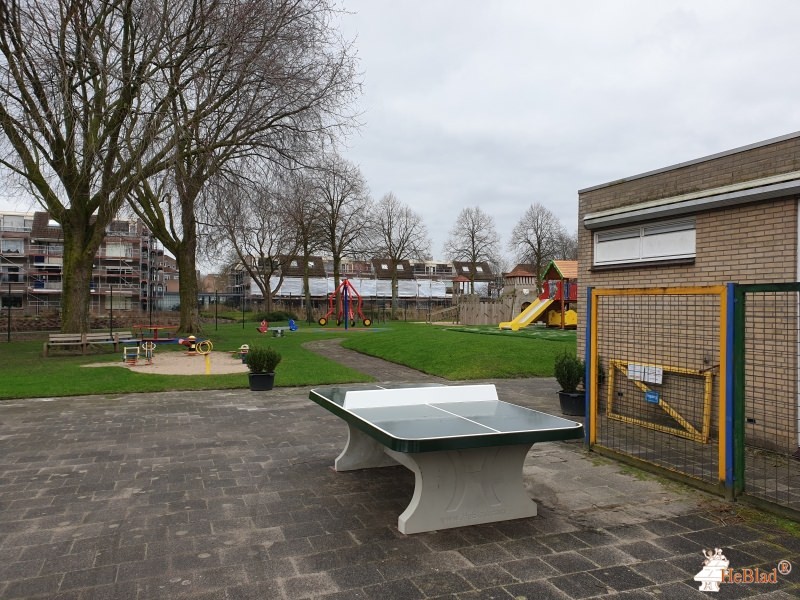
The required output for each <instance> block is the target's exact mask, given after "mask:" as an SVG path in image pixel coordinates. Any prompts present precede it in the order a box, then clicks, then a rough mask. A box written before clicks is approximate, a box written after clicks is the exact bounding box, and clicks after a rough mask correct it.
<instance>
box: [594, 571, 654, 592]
mask: <svg viewBox="0 0 800 600" xmlns="http://www.w3.org/2000/svg"><path fill="white" fill-rule="evenodd" d="M590 574H591V575H593V576H594V577H596V578H597V579H599V580H600V581H601V582H603V583H604V584H605V585H606V586H607V587H610V588H612V589H614V590H616V591H619V592H622V591H625V590H631V589H636V588H644V587H647V586H650V585H652V584H653V583H654V582H653V581H652V580H650V579H648V578H647V577H644V576H642V575H640V574H639V573H637V572H636V571H634V570H633V568H632V567H630V566H627V565H620V566H616V567H604V568H602V569H597V570H594V571H591V572H590Z"/></svg>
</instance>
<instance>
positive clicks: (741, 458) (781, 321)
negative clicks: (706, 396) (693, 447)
mask: <svg viewBox="0 0 800 600" xmlns="http://www.w3.org/2000/svg"><path fill="white" fill-rule="evenodd" d="M736 306H737V307H736V310H737V312H736V317H737V318H736V331H735V339H736V349H735V357H736V368H735V372H736V386H735V392H736V396H735V403H736V419H735V422H736V428H735V440H736V464H737V484H736V488H737V492H739V493H744V494H747V495H748V496H750V497H753V498H756V499H760V500H765V501H767V502H770V503H774V504H777V505H780V506H782V507H784V508H787V509H789V510H791V511H794V512H797V513H800V450H799V447H800V439H798V435H799V434H798V432H799V431H800V416H798V410H799V409H798V403H799V402H800V398H798V377H799V376H800V373H799V372H798V355H799V354H800V331H799V330H800V318H799V316H800V283H792V284H773V285H743V286H737V290H736Z"/></svg>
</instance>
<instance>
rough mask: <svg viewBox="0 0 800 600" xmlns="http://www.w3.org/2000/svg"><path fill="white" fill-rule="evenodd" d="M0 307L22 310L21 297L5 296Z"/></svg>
mask: <svg viewBox="0 0 800 600" xmlns="http://www.w3.org/2000/svg"><path fill="white" fill-rule="evenodd" d="M0 306H2V307H3V308H22V296H8V295H5V296H3V299H2V304H0Z"/></svg>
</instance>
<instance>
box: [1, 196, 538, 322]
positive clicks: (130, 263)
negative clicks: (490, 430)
mask: <svg viewBox="0 0 800 600" xmlns="http://www.w3.org/2000/svg"><path fill="white" fill-rule="evenodd" d="M63 261H64V246H63V232H62V230H61V227H60V225H59V224H58V223H56V222H55V221H53V220H51V219H50V218H49V215H48V214H47V213H46V212H32V213H22V212H13V211H7V212H0V306H1V307H2V308H3V309H10V310H12V311H15V312H19V313H21V314H25V315H39V314H51V313H56V312H57V311H58V310H59V307H60V304H61V293H62V289H63V276H64V275H63ZM284 262H285V267H284V269H283V273H282V274H281V275H282V276H281V277H276V279H275V280H274V281H272V282H271V283H272V286H273V289H274V288H275V286H277V285H278V281H279V279H282V282H281V284H280V287H279V288H278V290H277V292H276V294H275V297H276V298H277V299H280V300H290V299H293V298H300V297H301V296H303V295H304V292H303V272H304V270H305V269H304V265H303V259H302V258H300V257H296V258H292V259H290V260H288V261H284ZM307 267H308V273H309V287H310V290H311V295H312V297H313V298H315V299H317V300H321V299H324V298H325V297H326V296H327V295H328V294H330V293H331V292H332V291H333V290H334V288H335V286H334V280H333V262H332V260H330V259H326V258H324V257H322V256H312V257H310V258H309V259H308V265H307ZM523 273H524V274H525V275H528V274H527V272H525V271H523ZM395 274H396V277H397V280H398V293H399V296H400V297H401V298H403V299H406V300H412V299H417V300H418V299H420V298H423V299H424V298H433V299H437V300H450V299H452V298H453V297H454V296H458V295H460V294H464V293H470V292H471V291H474V293H475V294H477V295H479V296H481V297H496V296H497V295H499V294H500V292H501V291H502V288H503V286H504V285H506V283H507V281H506V280H505V279H503V277H502V276H498V275H497V274H495V273H494V272H493V270H492V268H491V266H490V265H489V264H488V263H486V262H480V263H475V264H473V263H468V262H460V261H455V262H447V261H408V260H404V261H398V262H396V263H395V262H393V261H389V260H385V259H373V260H369V261H355V260H348V261H343V262H342V264H341V277H342V278H348V279H351V280H352V281H353V283H354V285H355V286H356V289H358V290H359V293H361V294H362V295H363V296H365V297H376V298H377V297H391V280H392V277H393V276H394V275H395ZM513 275H514V277H516V280H517V281H524V283H523V284H522V285H526V286H527V285H528V283H527V279H526V277H521V278H520V277H519V275H520V269H519V268H518V269H517V270H516V272H515V273H514V274H513ZM179 278H180V273H179V272H178V269H177V264H176V262H175V259H174V258H173V257H172V256H170V255H169V254H167V253H165V252H164V249H163V247H162V246H161V244H160V243H159V242H158V241H157V240H156V239H155V237H154V236H153V235H152V233H151V232H150V231H149V230H148V228H147V227H145V226H144V224H143V223H142V222H141V221H140V220H138V219H119V220H115V221H113V222H112V223H110V224H109V227H108V229H107V231H106V237H105V240H104V242H103V244H102V245H101V247H100V249H99V250H98V253H97V256H96V260H95V262H94V265H93V270H92V279H91V290H90V293H91V306H90V312H91V313H92V314H102V313H105V312H108V311H109V310H115V311H131V312H137V311H138V312H142V313H147V312H148V311H162V310H171V309H174V308H176V307H177V306H178V304H179ZM527 278H530V277H527ZM200 292H201V302H205V303H211V302H214V301H216V300H217V299H219V298H220V297H221V298H223V299H224V300H230V299H233V301H234V302H236V303H238V302H240V301H241V300H242V299H243V300H244V302H245V303H246V304H248V305H250V304H258V303H259V302H260V301H262V300H263V297H262V294H261V291H260V289H259V287H258V286H257V285H256V284H255V283H254V282H253V281H252V280H251V279H250V277H249V276H248V274H247V271H246V270H245V269H243V268H241V267H240V268H234V269H232V270H231V271H229V272H227V273H223V274H217V275H208V276H205V277H202V278H201V280H200Z"/></svg>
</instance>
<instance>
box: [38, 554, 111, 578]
mask: <svg viewBox="0 0 800 600" xmlns="http://www.w3.org/2000/svg"><path fill="white" fill-rule="evenodd" d="M95 555H96V553H95V552H94V551H92V550H85V551H83V552H77V553H74V554H64V555H61V556H57V557H53V558H48V559H47V560H45V561H44V566H43V567H42V569H41V575H50V574H51V573H66V572H68V571H81V570H83V569H90V568H92V567H96V566H98V567H99V566H105V565H96V564H95Z"/></svg>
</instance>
